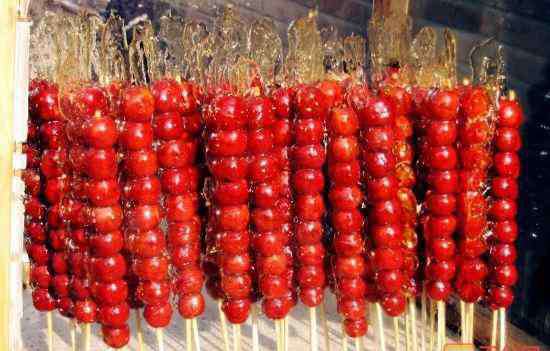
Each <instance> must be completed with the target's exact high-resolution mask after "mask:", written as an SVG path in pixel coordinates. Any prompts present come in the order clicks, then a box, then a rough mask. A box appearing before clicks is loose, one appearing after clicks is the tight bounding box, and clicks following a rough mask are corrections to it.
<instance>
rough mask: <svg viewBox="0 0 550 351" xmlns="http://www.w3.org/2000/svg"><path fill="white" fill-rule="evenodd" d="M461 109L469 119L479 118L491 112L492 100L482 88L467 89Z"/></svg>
mask: <svg viewBox="0 0 550 351" xmlns="http://www.w3.org/2000/svg"><path fill="white" fill-rule="evenodd" d="M461 107H462V110H463V111H464V114H465V115H466V116H468V117H479V116H483V115H485V114H486V113H487V112H489V109H490V107H491V100H490V98H489V96H488V94H487V92H486V91H485V89H484V88H482V87H472V88H469V89H466V90H465V92H464V94H463V95H462V97H461Z"/></svg>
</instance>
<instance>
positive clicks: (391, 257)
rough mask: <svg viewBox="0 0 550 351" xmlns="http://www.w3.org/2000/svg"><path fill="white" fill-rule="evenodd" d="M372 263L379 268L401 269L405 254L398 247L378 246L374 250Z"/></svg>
mask: <svg viewBox="0 0 550 351" xmlns="http://www.w3.org/2000/svg"><path fill="white" fill-rule="evenodd" d="M372 263H373V264H374V266H375V267H376V268H377V269H378V270H395V269H400V268H401V266H402V265H403V255H402V254H401V252H400V250H398V249H391V248H384V247H382V248H377V249H376V250H374V256H373V262H372Z"/></svg>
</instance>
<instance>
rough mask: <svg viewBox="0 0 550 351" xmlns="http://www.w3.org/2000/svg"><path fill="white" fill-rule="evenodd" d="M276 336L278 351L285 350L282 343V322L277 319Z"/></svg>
mask: <svg viewBox="0 0 550 351" xmlns="http://www.w3.org/2000/svg"><path fill="white" fill-rule="evenodd" d="M275 338H276V341H277V351H283V345H282V344H281V322H280V321H279V320H278V319H276V320H275Z"/></svg>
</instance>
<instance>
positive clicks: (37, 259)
mask: <svg viewBox="0 0 550 351" xmlns="http://www.w3.org/2000/svg"><path fill="white" fill-rule="evenodd" d="M27 253H28V254H29V257H30V258H31V260H32V261H33V262H34V264H36V265H39V266H43V265H47V264H48V261H49V258H50V257H49V256H50V252H49V250H48V247H47V246H46V245H44V244H39V243H31V244H29V245H27Z"/></svg>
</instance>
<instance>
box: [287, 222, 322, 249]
mask: <svg viewBox="0 0 550 351" xmlns="http://www.w3.org/2000/svg"><path fill="white" fill-rule="evenodd" d="M294 228H295V232H296V241H297V242H298V243H299V244H303V245H309V244H315V243H318V242H320V241H321V237H322V235H323V227H322V224H321V223H320V222H318V221H308V222H303V221H300V222H298V223H296V225H295V227H294Z"/></svg>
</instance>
